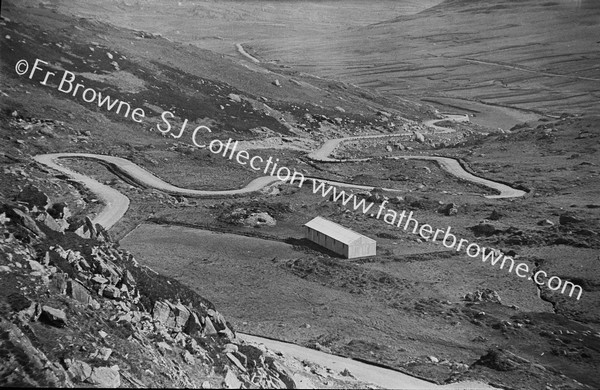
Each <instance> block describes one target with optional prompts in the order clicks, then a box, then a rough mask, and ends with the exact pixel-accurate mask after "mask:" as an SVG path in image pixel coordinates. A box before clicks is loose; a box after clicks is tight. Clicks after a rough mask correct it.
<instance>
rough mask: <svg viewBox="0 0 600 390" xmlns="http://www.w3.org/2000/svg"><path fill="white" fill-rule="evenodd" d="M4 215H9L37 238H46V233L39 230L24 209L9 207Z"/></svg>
mask: <svg viewBox="0 0 600 390" xmlns="http://www.w3.org/2000/svg"><path fill="white" fill-rule="evenodd" d="M6 216H7V217H9V218H10V219H11V220H12V221H14V222H16V223H18V224H20V225H21V226H23V227H24V228H26V229H27V230H29V231H31V232H32V233H34V234H35V235H36V236H38V237H39V238H42V239H43V238H46V235H45V234H44V233H43V232H42V231H41V230H40V228H39V227H38V225H37V224H36V223H35V221H34V220H33V218H31V217H30V216H29V214H27V213H25V212H24V211H21V210H19V209H17V208H13V207H9V208H7V209H6Z"/></svg>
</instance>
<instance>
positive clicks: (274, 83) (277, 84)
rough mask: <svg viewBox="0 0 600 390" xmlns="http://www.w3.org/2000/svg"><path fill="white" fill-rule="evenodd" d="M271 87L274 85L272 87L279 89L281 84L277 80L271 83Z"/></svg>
mask: <svg viewBox="0 0 600 390" xmlns="http://www.w3.org/2000/svg"><path fill="white" fill-rule="evenodd" d="M273 85H274V86H276V87H281V83H280V82H279V80H278V79H275V80H274V81H273Z"/></svg>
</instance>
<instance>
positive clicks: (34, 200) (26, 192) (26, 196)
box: [15, 185, 50, 210]
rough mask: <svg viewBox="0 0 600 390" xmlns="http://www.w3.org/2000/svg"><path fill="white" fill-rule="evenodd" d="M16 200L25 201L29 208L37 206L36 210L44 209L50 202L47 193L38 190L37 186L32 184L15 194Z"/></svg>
mask: <svg viewBox="0 0 600 390" xmlns="http://www.w3.org/2000/svg"><path fill="white" fill-rule="evenodd" d="M15 200H16V201H17V202H21V203H25V204H26V205H27V207H28V208H29V209H30V210H31V209H33V208H34V207H37V209H38V210H46V208H48V206H49V204H50V198H48V195H46V194H45V193H43V192H42V191H40V189H39V188H37V187H36V186H33V185H28V186H26V187H25V188H23V190H22V191H21V192H19V194H18V195H17V196H16V198H15Z"/></svg>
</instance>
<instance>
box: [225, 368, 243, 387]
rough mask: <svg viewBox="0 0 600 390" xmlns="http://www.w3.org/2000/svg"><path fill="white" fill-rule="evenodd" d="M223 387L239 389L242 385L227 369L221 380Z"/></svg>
mask: <svg viewBox="0 0 600 390" xmlns="http://www.w3.org/2000/svg"><path fill="white" fill-rule="evenodd" d="M223 387H225V388H226V389H240V388H241V387H242V382H240V380H239V379H238V378H237V376H236V375H235V374H234V373H233V371H231V370H228V371H227V374H225V379H224V380H223Z"/></svg>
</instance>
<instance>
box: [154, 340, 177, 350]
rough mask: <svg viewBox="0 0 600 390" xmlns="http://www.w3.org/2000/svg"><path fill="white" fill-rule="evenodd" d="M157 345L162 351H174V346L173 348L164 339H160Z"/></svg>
mask: <svg viewBox="0 0 600 390" xmlns="http://www.w3.org/2000/svg"><path fill="white" fill-rule="evenodd" d="M156 347H157V348H158V349H160V350H161V351H172V350H173V348H171V346H170V345H169V344H167V343H165V342H164V341H159V342H158V343H156Z"/></svg>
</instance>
